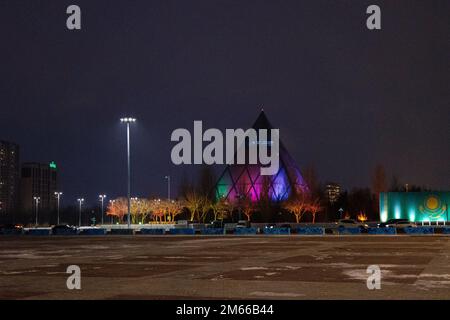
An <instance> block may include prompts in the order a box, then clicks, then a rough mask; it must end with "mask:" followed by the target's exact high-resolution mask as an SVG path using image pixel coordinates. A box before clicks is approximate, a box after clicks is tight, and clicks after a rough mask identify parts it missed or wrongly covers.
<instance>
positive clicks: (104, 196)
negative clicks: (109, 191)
mask: <svg viewBox="0 0 450 320" xmlns="http://www.w3.org/2000/svg"><path fill="white" fill-rule="evenodd" d="M98 197H99V198H100V202H101V203H102V225H103V202H104V201H105V198H106V194H101V195H99V196H98Z"/></svg>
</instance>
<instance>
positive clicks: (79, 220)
mask: <svg viewBox="0 0 450 320" xmlns="http://www.w3.org/2000/svg"><path fill="white" fill-rule="evenodd" d="M77 201H78V205H79V209H80V210H79V214H78V226H79V227H81V205H82V204H83V202H84V199H83V198H79V199H77Z"/></svg>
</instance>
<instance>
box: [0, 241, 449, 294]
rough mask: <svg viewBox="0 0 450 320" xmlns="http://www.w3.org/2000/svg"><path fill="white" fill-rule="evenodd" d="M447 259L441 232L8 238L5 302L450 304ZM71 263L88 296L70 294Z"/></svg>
mask: <svg viewBox="0 0 450 320" xmlns="http://www.w3.org/2000/svg"><path fill="white" fill-rule="evenodd" d="M449 254H450V237H448V236H439V235H435V236H367V235H361V236H327V237H320V236H319V237H316V236H310V237H301V236H242V237H237V236H101V237H87V236H86V237H83V236H76V237H64V236H61V237H58V236H53V237H31V236H29V237H26V236H21V237H7V236H5V237H1V238H0V298H2V299H448V298H450V265H449V262H450V259H449ZM69 265H78V266H79V267H80V269H81V290H68V289H67V286H66V280H67V277H68V276H69V275H68V274H67V273H66V269H67V267H68V266H69ZM369 265H378V266H379V267H380V268H381V272H382V278H381V289H380V290H368V289H367V285H366V280H367V277H368V276H369V274H367V273H366V269H367V267H368V266H369Z"/></svg>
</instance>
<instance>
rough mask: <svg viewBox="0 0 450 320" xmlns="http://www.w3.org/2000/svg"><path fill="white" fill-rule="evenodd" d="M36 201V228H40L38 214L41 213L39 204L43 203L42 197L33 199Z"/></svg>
mask: <svg viewBox="0 0 450 320" xmlns="http://www.w3.org/2000/svg"><path fill="white" fill-rule="evenodd" d="M33 199H34V209H35V210H36V227H37V226H38V213H39V202H41V197H33Z"/></svg>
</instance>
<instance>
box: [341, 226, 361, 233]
mask: <svg viewBox="0 0 450 320" xmlns="http://www.w3.org/2000/svg"><path fill="white" fill-rule="evenodd" d="M338 232H339V234H340V235H352V234H361V228H359V227H356V228H355V227H353V228H345V227H339V228H338Z"/></svg>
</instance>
